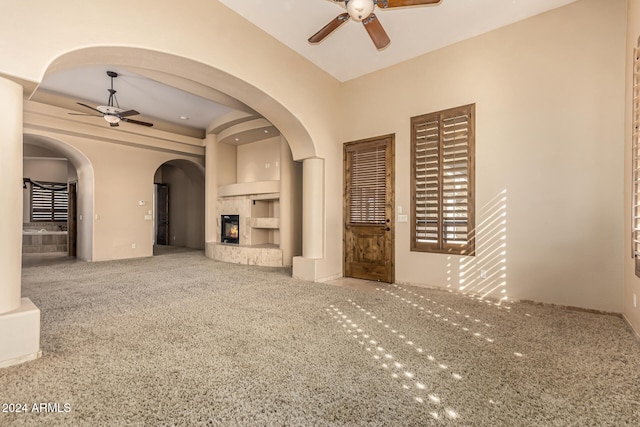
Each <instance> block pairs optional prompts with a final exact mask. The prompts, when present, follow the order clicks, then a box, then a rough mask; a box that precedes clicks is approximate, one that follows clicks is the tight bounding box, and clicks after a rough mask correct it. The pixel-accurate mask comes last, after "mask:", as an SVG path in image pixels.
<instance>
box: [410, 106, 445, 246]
mask: <svg viewBox="0 0 640 427" xmlns="http://www.w3.org/2000/svg"><path fill="white" fill-rule="evenodd" d="M414 132H415V137H414V140H415V147H414V150H413V151H414V155H415V161H414V162H413V164H414V180H415V185H414V190H415V196H414V200H415V202H414V204H415V213H414V215H413V218H414V226H415V241H416V242H417V243H419V244H420V245H421V246H422V247H423V248H429V249H434V250H437V249H438V248H439V241H440V238H441V236H440V232H439V230H440V218H441V217H442V211H441V209H440V202H439V200H440V195H439V193H440V160H439V159H440V122H439V120H438V119H437V117H434V118H431V119H427V120H425V121H424V122H423V123H416V124H415V128H414Z"/></svg>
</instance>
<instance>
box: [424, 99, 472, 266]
mask: <svg viewBox="0 0 640 427" xmlns="http://www.w3.org/2000/svg"><path fill="white" fill-rule="evenodd" d="M474 193H475V104H469V105H465V106H461V107H456V108H451V109H448V110H443V111H438V112H435V113H430V114H425V115H421V116H416V117H412V118H411V201H412V204H411V250H412V251H416V252H435V253H447V254H459V255H471V256H472V255H475V197H474Z"/></svg>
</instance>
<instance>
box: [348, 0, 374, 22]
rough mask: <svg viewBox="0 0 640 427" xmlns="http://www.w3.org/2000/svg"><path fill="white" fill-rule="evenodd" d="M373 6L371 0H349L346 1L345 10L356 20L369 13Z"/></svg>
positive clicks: (360, 19)
mask: <svg viewBox="0 0 640 427" xmlns="http://www.w3.org/2000/svg"><path fill="white" fill-rule="evenodd" d="M374 7H375V4H374V2H373V0H349V1H348V2H347V12H349V16H351V18H353V19H355V20H356V21H362V20H363V19H365V18H366V17H367V16H369V15H371V13H372V12H373V8H374Z"/></svg>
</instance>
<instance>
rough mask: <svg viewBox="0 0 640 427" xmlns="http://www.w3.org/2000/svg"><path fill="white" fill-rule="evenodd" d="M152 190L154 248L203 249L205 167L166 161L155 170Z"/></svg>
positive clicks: (187, 162)
mask: <svg viewBox="0 0 640 427" xmlns="http://www.w3.org/2000/svg"><path fill="white" fill-rule="evenodd" d="M154 188H155V190H154V197H155V201H154V204H153V206H154V212H153V217H154V219H155V224H154V245H155V246H156V249H157V246H158V245H161V246H178V247H184V248H190V249H204V241H205V238H204V228H205V227H204V216H205V215H204V198H205V191H204V168H203V167H202V166H201V165H199V164H197V163H195V162H191V161H188V160H171V161H168V162H166V163H164V164H162V165H161V166H160V167H159V168H158V169H157V170H156V172H155V175H154ZM155 252H156V251H155V250H154V253H155Z"/></svg>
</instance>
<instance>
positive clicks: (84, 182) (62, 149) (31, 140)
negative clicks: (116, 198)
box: [23, 134, 94, 261]
mask: <svg viewBox="0 0 640 427" xmlns="http://www.w3.org/2000/svg"><path fill="white" fill-rule="evenodd" d="M23 143H24V146H25V150H24V152H25V154H26V156H27V157H30V158H32V159H42V160H43V161H44V163H43V162H40V163H41V164H40V165H35V166H36V170H37V169H41V166H42V163H43V164H45V165H47V169H48V170H46V171H44V170H42V171H41V172H36V174H37V175H38V176H26V175H25V176H24V178H31V179H34V180H36V181H37V180H43V179H44V180H49V178H47V177H51V176H60V178H59V179H56V181H61V182H66V183H69V184H71V188H72V191H75V195H72V196H71V197H70V199H71V200H72V203H73V205H72V206H71V210H70V212H69V213H70V215H69V218H68V222H67V228H72V230H71V233H70V234H69V236H70V239H71V240H70V241H68V243H67V245H68V246H71V248H72V253H73V255H74V256H76V257H77V259H79V260H83V261H91V260H92V259H93V221H91V218H93V200H94V173H93V166H92V165H91V162H90V161H89V159H87V157H86V156H85V155H84V154H82V153H81V152H80V151H78V150H77V149H76V148H74V147H72V146H71V145H69V144H66V143H65V142H63V141H60V140H57V139H53V138H50V137H45V136H41V135H35V134H24V136H23ZM43 153H44V155H43ZM47 158H53V159H58V160H66V162H64V161H53V162H52V161H48V160H47ZM62 163H64V165H62ZM63 169H64V170H63ZM25 173H27V174H30V171H29V169H27V168H25ZM52 174H53V175H52ZM61 174H63V175H66V176H63V175H61ZM25 204H26V202H25ZM28 212H29V211H27V210H26V209H25V219H26V216H27V215H28ZM23 222H26V221H23ZM67 231H68V230H67Z"/></svg>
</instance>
